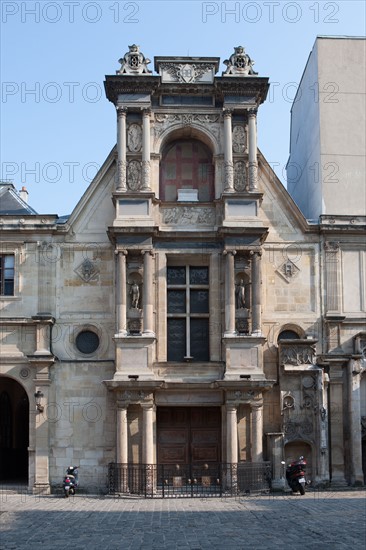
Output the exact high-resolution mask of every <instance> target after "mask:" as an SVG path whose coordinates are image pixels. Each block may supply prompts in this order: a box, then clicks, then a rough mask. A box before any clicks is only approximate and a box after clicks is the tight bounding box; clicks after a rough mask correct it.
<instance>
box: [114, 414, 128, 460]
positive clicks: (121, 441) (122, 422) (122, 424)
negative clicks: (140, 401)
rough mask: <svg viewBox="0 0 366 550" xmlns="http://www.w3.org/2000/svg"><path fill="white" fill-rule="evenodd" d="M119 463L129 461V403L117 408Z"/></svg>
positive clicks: (117, 453) (117, 455)
mask: <svg viewBox="0 0 366 550" xmlns="http://www.w3.org/2000/svg"><path fill="white" fill-rule="evenodd" d="M116 462H117V464H127V463H128V429H127V405H122V406H118V409H117V450H116Z"/></svg>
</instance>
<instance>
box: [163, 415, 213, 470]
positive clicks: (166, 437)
mask: <svg viewBox="0 0 366 550" xmlns="http://www.w3.org/2000/svg"><path fill="white" fill-rule="evenodd" d="M157 441H158V464H193V465H203V464H206V463H207V464H212V463H218V462H220V459H221V452H220V448H221V411H220V408H219V407H158V409H157Z"/></svg>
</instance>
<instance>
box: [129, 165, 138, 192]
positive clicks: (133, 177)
mask: <svg viewBox="0 0 366 550" xmlns="http://www.w3.org/2000/svg"><path fill="white" fill-rule="evenodd" d="M127 185H128V188H129V189H130V190H131V191H138V190H139V189H140V187H141V163H140V161H138V160H131V161H130V162H129V163H128V168H127Z"/></svg>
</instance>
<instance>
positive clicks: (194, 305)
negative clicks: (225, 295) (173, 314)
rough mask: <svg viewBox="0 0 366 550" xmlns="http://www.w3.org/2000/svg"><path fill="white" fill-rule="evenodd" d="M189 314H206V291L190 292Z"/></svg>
mask: <svg viewBox="0 0 366 550" xmlns="http://www.w3.org/2000/svg"><path fill="white" fill-rule="evenodd" d="M190 305H191V313H208V290H191V292H190Z"/></svg>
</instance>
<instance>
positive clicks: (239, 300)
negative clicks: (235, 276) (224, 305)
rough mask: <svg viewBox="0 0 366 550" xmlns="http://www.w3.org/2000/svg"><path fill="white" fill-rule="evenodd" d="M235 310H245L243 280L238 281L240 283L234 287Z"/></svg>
mask: <svg viewBox="0 0 366 550" xmlns="http://www.w3.org/2000/svg"><path fill="white" fill-rule="evenodd" d="M235 293H236V309H244V308H245V285H244V281H243V279H240V283H239V284H238V285H237V286H236V290H235Z"/></svg>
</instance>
